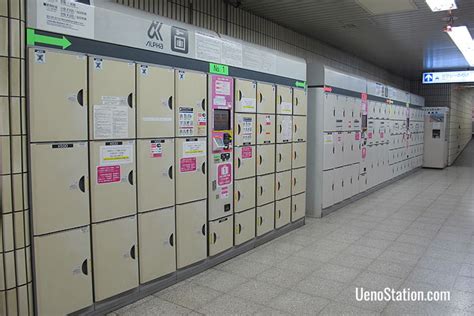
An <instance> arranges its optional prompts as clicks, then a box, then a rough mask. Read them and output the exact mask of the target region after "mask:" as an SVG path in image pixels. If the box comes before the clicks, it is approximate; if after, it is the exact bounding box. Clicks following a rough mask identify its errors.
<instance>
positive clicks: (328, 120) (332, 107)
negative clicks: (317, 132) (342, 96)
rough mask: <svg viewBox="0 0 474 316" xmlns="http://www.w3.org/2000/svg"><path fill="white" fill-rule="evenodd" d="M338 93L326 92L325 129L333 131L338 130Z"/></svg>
mask: <svg viewBox="0 0 474 316" xmlns="http://www.w3.org/2000/svg"><path fill="white" fill-rule="evenodd" d="M337 101H338V100H337V95H336V94H333V93H327V92H326V93H324V131H325V132H333V131H335V130H336V103H337Z"/></svg>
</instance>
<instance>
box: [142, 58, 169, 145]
mask: <svg viewBox="0 0 474 316" xmlns="http://www.w3.org/2000/svg"><path fill="white" fill-rule="evenodd" d="M137 137H138V138H153V137H174V70H173V69H172V68H163V67H156V66H149V65H137Z"/></svg>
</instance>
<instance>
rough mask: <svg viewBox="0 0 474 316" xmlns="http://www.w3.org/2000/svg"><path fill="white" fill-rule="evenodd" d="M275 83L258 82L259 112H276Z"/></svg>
mask: <svg viewBox="0 0 474 316" xmlns="http://www.w3.org/2000/svg"><path fill="white" fill-rule="evenodd" d="M275 98H276V95H275V85H273V84H271V83H263V82H257V113H268V114H274V113H275Z"/></svg>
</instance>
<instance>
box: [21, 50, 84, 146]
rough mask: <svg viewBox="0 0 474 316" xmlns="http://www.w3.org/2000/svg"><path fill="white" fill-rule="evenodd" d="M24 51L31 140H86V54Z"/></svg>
mask: <svg viewBox="0 0 474 316" xmlns="http://www.w3.org/2000/svg"><path fill="white" fill-rule="evenodd" d="M28 53H29V64H28V67H29V78H30V79H29V96H30V102H31V106H30V107H29V109H30V137H31V141H32V142H37V141H71V140H87V58H86V56H84V55H76V54H69V53H59V52H56V51H45V50H42V49H35V48H30V49H29V52H28ZM46 78H47V79H46Z"/></svg>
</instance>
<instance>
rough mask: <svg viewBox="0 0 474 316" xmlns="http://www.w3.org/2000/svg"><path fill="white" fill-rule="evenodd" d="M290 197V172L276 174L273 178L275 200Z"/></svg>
mask: <svg viewBox="0 0 474 316" xmlns="http://www.w3.org/2000/svg"><path fill="white" fill-rule="evenodd" d="M290 195H291V171H290V170H288V171H284V172H278V173H276V176H275V200H281V199H284V198H287V197H289V196H290Z"/></svg>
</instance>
